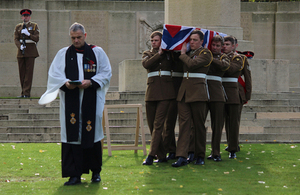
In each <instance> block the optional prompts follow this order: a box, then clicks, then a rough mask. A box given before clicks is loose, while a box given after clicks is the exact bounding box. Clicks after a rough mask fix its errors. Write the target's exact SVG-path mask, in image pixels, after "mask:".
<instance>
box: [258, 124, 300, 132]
mask: <svg viewBox="0 0 300 195" xmlns="http://www.w3.org/2000/svg"><path fill="white" fill-rule="evenodd" d="M263 132H264V133H282V134H284V133H294V134H300V128H299V126H295V127H287V126H282V127H280V126H277V127H264V131H263Z"/></svg>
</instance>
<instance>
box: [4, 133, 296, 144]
mask: <svg viewBox="0 0 300 195" xmlns="http://www.w3.org/2000/svg"><path fill="white" fill-rule="evenodd" d="M110 137H111V142H112V143H118V142H120V140H122V141H121V142H128V143H133V142H134V141H133V140H134V139H135V135H134V134H132V133H111V134H110ZM139 140H141V137H140V138H139ZM145 140H146V141H147V143H149V142H150V140H151V135H150V133H145ZM210 140H211V132H207V143H210ZM0 142H60V134H59V133H0ZM222 142H223V143H226V134H225V132H223V133H222ZM252 142H254V143H255V142H262V143H266V142H269V143H272V142H273V143H274V142H300V133H246V134H243V133H240V143H252Z"/></svg>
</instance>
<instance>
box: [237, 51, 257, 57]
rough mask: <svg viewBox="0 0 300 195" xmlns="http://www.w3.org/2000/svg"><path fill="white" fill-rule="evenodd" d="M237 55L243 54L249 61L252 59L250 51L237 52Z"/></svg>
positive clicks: (252, 54) (252, 53)
mask: <svg viewBox="0 0 300 195" xmlns="http://www.w3.org/2000/svg"><path fill="white" fill-rule="evenodd" d="M237 53H239V54H244V55H245V56H246V57H247V58H249V59H251V58H253V56H254V52H252V51H243V52H241V51H237Z"/></svg>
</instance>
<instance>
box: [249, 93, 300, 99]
mask: <svg viewBox="0 0 300 195" xmlns="http://www.w3.org/2000/svg"><path fill="white" fill-rule="evenodd" d="M251 99H256V100H259V99H260V100H280V99H300V93H299V92H294V93H293V92H281V93H255V92H254V93H252V94H251Z"/></svg>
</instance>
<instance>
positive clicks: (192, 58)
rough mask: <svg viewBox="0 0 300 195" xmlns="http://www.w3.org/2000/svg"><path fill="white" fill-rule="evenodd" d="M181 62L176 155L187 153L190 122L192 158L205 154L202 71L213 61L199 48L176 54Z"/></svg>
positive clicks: (204, 85)
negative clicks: (181, 74)
mask: <svg viewBox="0 0 300 195" xmlns="http://www.w3.org/2000/svg"><path fill="white" fill-rule="evenodd" d="M179 59H180V60H181V61H182V62H183V63H184V66H183V71H184V77H183V79H182V83H181V86H180V88H179V91H178V96H177V101H178V115H179V136H178V141H177V149H176V156H177V157H185V158H187V156H188V149H189V143H190V135H191V123H192V120H193V124H194V128H195V157H203V158H204V157H205V146H206V129H205V119H206V115H205V112H206V102H207V101H208V93H207V87H206V80H205V77H206V73H207V72H208V69H209V66H210V64H211V62H212V60H213V57H212V54H211V52H210V51H209V50H208V49H207V48H203V47H200V48H198V49H197V50H195V51H191V52H189V53H188V54H183V55H180V56H179Z"/></svg>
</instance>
